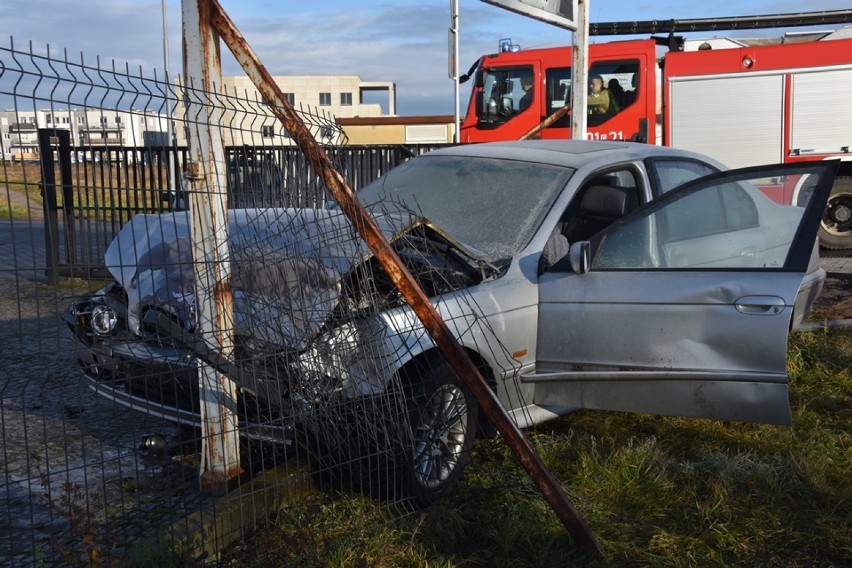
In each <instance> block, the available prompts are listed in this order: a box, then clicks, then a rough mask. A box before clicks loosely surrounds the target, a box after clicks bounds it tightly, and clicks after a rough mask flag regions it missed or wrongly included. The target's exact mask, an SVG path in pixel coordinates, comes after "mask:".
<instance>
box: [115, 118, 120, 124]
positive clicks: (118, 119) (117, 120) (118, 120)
mask: <svg viewBox="0 0 852 568" xmlns="http://www.w3.org/2000/svg"><path fill="white" fill-rule="evenodd" d="M115 123H116V124H121V117H120V116H116V117H115Z"/></svg>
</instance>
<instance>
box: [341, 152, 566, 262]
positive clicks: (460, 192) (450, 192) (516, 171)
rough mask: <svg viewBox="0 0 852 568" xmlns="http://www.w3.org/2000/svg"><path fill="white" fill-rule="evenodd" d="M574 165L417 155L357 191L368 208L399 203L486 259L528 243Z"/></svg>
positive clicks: (512, 252)
mask: <svg viewBox="0 0 852 568" xmlns="http://www.w3.org/2000/svg"><path fill="white" fill-rule="evenodd" d="M573 171H574V170H573V169H571V168H567V167H561V166H554V165H550V164H540V163H533V162H525V161H519V160H506V159H494V158H481V157H469V156H421V157H419V158H415V159H413V160H410V161H408V162H406V163H405V164H403V165H401V166H399V167H397V168H395V169H393V170H392V171H390V172H389V173H388V174H387V175H385V176H383V177H382V178H380V179H378V180H376V181H374V182H373V183H371V184H370V185H367V186H366V187H364V188H363V189H362V190H361V191H359V192H358V197H359V199H360V200H361V202H362V203H363V204H364V205H365V206H367V207H369V206H371V205H374V204H376V203H381V204H382V206H384V207H393V206H394V205H402V206H404V207H406V208H408V209H410V210H412V211H414V212H415V213H418V214H422V215H423V216H424V217H425V218H427V219H428V220H429V221H431V222H432V223H433V224H435V225H437V226H438V227H440V228H441V229H443V230H444V231H445V232H446V233H447V234H449V235H450V236H452V237H453V238H455V239H456V240H458V241H459V242H461V243H463V244H464V245H466V246H468V247H470V248H472V249H475V250H476V251H477V252H479V253H481V254H482V255H483V256H484V258H485V259H486V260H488V261H492V262H493V261H497V260H501V259H505V258H509V257H511V256H513V255H515V254H517V253H518V252H519V251H520V250H521V249H522V248H523V247H524V246H526V244H527V243H528V242H529V241H530V239H531V238H532V236H533V234H534V233H535V231H536V229H537V228H538V227H539V225H540V224H541V222H542V220H543V219H544V216H545V215H547V212H548V211H549V210H550V207H551V205H552V204H553V202H554V200H555V199H556V197H557V196H558V195H559V192H560V191H561V190H562V188H563V187H564V186H565V184H566V183H567V181H568V178H569V177H571V174H572V173H573Z"/></svg>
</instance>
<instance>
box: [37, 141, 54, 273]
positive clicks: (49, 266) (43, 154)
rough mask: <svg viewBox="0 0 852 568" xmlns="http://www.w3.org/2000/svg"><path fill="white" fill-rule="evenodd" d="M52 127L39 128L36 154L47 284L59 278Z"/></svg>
mask: <svg viewBox="0 0 852 568" xmlns="http://www.w3.org/2000/svg"><path fill="white" fill-rule="evenodd" d="M52 132H53V129H47V128H39V130H38V155H39V161H40V162H41V195H42V204H43V205H42V206H43V207H44V252H45V263H46V266H45V270H44V274H45V276H47V282H48V284H56V282H57V281H58V280H59V214H58V209H59V207H58V205H57V200H56V170H55V169H54V167H53V146H51V144H50V137H51V134H52Z"/></svg>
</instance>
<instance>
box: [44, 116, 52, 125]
mask: <svg viewBox="0 0 852 568" xmlns="http://www.w3.org/2000/svg"><path fill="white" fill-rule="evenodd" d="M50 119H51V116H50V115H49V114H46V115H44V121H45V122H46V123H48V124H50V123H51V122H53V121H52V120H50Z"/></svg>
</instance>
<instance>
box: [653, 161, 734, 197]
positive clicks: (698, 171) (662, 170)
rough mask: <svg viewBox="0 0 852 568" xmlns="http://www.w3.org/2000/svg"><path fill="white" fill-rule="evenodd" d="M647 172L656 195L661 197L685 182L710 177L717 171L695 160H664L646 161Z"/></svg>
mask: <svg viewBox="0 0 852 568" xmlns="http://www.w3.org/2000/svg"><path fill="white" fill-rule="evenodd" d="M648 171H649V172H650V174H651V179H652V180H653V183H654V186H655V187H656V190H657V191H656V194H657V195H662V194H663V193H666V192H667V191H671V190H672V189H674V188H676V187H678V186H681V185H683V184H685V183H686V182H689V181H692V180H695V179H698V178H700V177H704V176H706V175H710V174H712V173H714V172H717V171H719V170H718V169H716V168H714V167H713V166H711V165H710V164H705V163H702V162H697V161H695V160H673V159H666V160H648Z"/></svg>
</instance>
